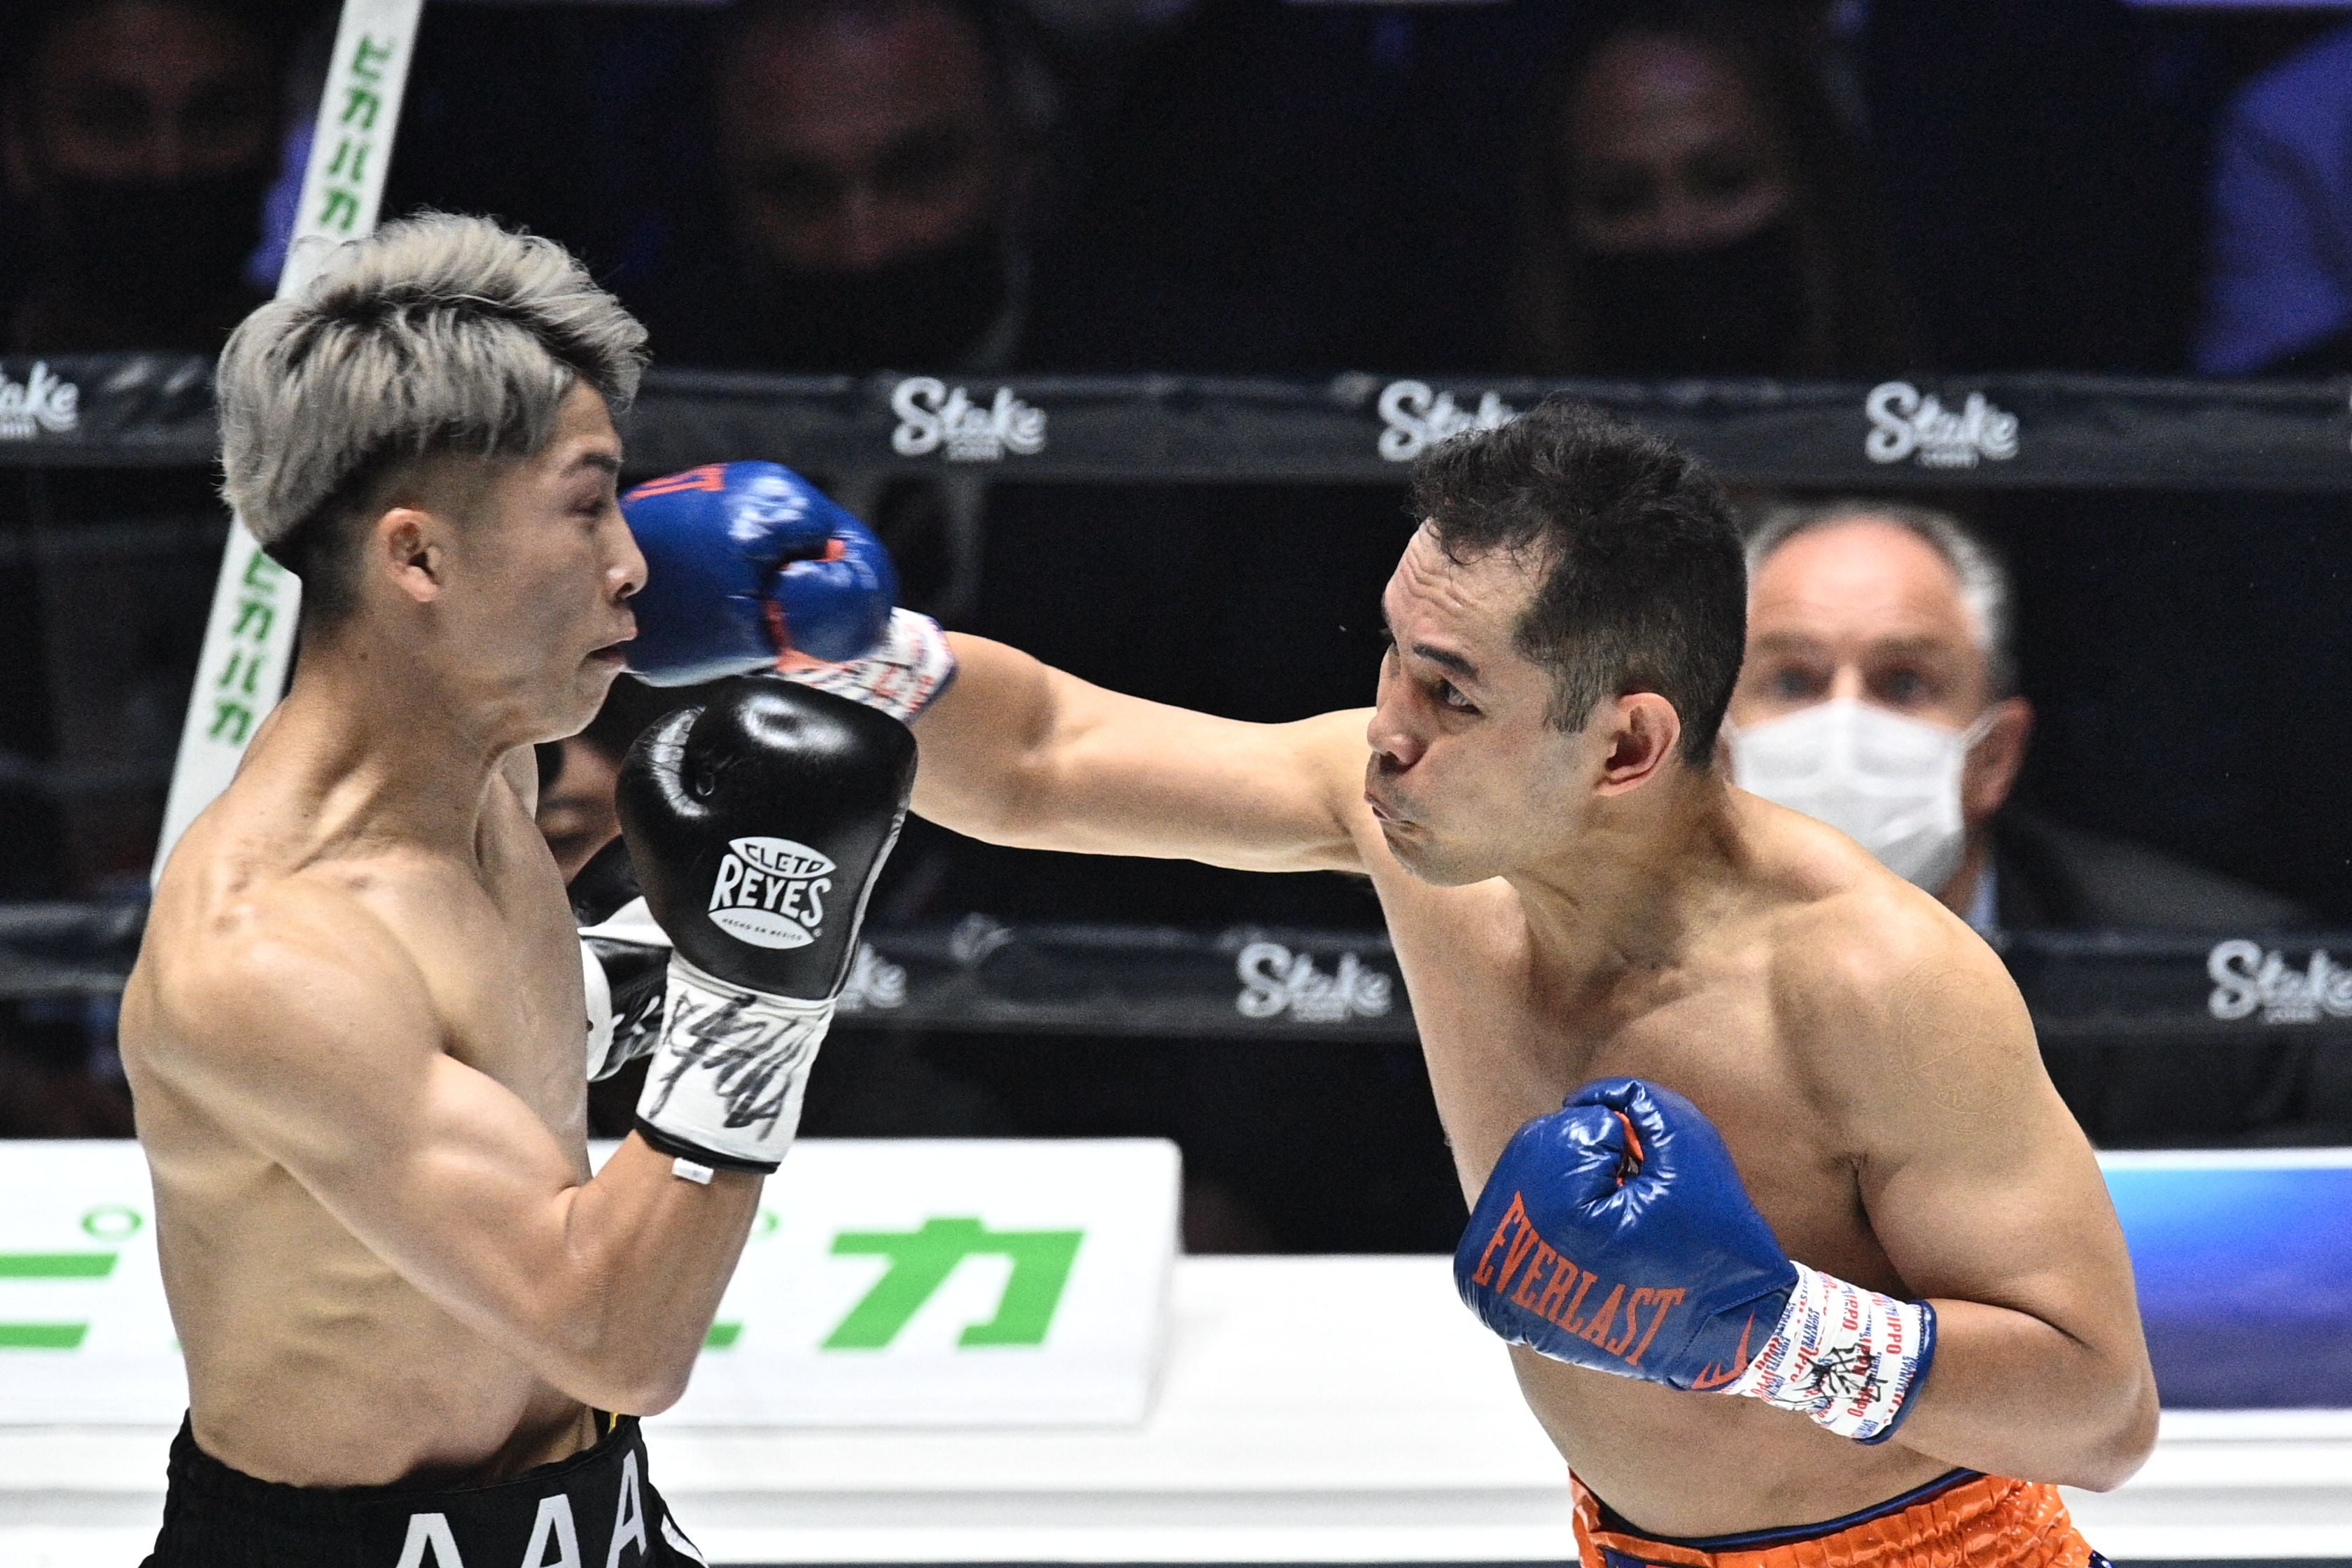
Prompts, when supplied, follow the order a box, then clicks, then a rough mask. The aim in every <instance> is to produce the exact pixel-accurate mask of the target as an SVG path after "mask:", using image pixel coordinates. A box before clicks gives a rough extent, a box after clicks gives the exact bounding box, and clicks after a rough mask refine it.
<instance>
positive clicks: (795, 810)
mask: <svg viewBox="0 0 2352 1568" xmlns="http://www.w3.org/2000/svg"><path fill="white" fill-rule="evenodd" d="M644 344H645V334H644V332H643V331H641V330H640V329H639V328H638V326H637V324H636V322H635V321H633V320H631V319H630V317H629V316H628V314H627V313H626V312H625V310H622V309H621V307H620V305H619V304H618V303H617V302H616V301H614V300H613V298H612V297H611V296H610V295H608V294H606V293H604V291H603V290H602V289H598V288H597V287H596V286H595V284H594V283H593V281H592V280H591V279H589V277H588V275H587V274H586V272H585V271H584V270H583V268H581V267H580V265H579V264H578V263H577V262H576V261H574V260H573V259H572V258H571V257H569V256H567V255H565V254H564V252H563V251H562V249H561V248H559V247H556V246H554V245H552V244H550V243H549V242H547V241H545V240H541V239H532V238H528V237H520V236H517V235H513V234H509V233H506V232H504V231H502V230H500V229H499V228H498V227H497V226H494V225H492V224H489V223H488V222H485V221H482V220H479V219H472V218H460V217H447V216H430V217H425V218H422V219H417V220H414V221H411V222H406V223H398V224H393V225H389V226H386V227H385V228H383V230H382V231H381V232H380V233H379V234H378V235H376V236H375V237H373V238H371V239H368V240H365V241H362V242H360V243H358V244H355V245H352V246H349V247H344V248H343V249H342V250H341V251H340V252H338V253H337V254H336V255H335V256H334V257H332V258H330V259H329V261H328V263H327V265H326V267H325V268H323V270H322V271H321V272H320V275H319V277H318V278H317V279H315V280H314V281H313V283H312V284H311V285H310V287H309V288H308V289H305V290H304V291H303V292H301V293H300V294H299V296H297V297H295V298H292V299H289V300H279V301H278V302H276V303H273V304H269V305H267V306H264V307H262V308H261V309H260V310H257V311H255V312H254V314H253V315H252V316H251V317H250V318H248V319H247V321H246V322H245V323H244V325H243V326H241V327H240V328H239V329H238V330H237V331H236V334H235V336H234V337H233V338H232V339H231V341H230V342H229V345H228V348H227V350H226V353H224V354H223V356H222V361H221V367H220V376H219V388H220V403H221V409H222V437H223V439H222V447H223V452H222V459H223V466H224V468H225V469H226V476H227V479H226V490H227V493H228V496H229V498H230V499H231V500H232V501H233V502H234V503H235V504H236V506H237V508H238V510H240V511H241V512H242V514H243V515H244V517H245V518H246V519H247V521H248V522H249V523H250V525H251V526H252V527H253V529H254V531H255V533H256V534H257V537H258V538H259V540H260V541H261V542H262V543H263V544H264V546H265V547H266V548H267V549H268V550H269V551H270V552H271V553H272V554H273V555H274V556H276V557H277V558H278V559H279V560H280V561H282V562H284V563H286V564H288V565H289V567H291V568H292V569H293V570H295V571H296V572H298V573H299V574H300V575H301V576H302V578H303V579H304V582H305V585H306V587H307V588H308V590H309V592H308V595H307V597H308V600H309V605H310V610H311V619H310V622H309V623H308V624H307V625H306V627H305V633H306V635H305V638H304V642H303V647H302V651H301V659H300V663H299V666H298V668H297V669H296V671H295V675H294V679H293V682H292V685H291V688H290V689H289V692H288V693H287V696H286V700H285V701H284V702H283V703H281V704H280V705H279V706H278V709H277V710H276V711H275V712H274V713H273V714H272V715H271V716H270V718H269V719H268V721H267V722H266V723H265V724H264V725H263V726H262V728H261V729H260V731H259V732H258V733H257V735H256V737H255V739H254V742H253V745H252V748H251V750H250V751H249V752H247V755H246V759H245V764H244V766H243V767H242V768H241V769H240V771H239V772H238V773H237V775H236V779H235V781H234V782H233V783H232V784H230V786H229V787H228V789H227V791H226V793H225V794H223V795H221V796H220V798H219V799H218V800H216V801H215V803H214V804H213V805H211V807H210V808H209V809H207V810H206V811H205V813H204V815H203V816H200V817H198V818H197V819H196V821H195V823H194V826H191V828H190V829H189V830H188V832H187V834H186V835H185V836H184V837H183V838H182V839H181V840H180V842H179V844H178V846H177V847H176V848H175V849H174V850H173V854H172V857H171V859H170V861H169V863H168V864H167V865H166V866H165V868H164V869H163V876H162V878H161V879H160V880H159V881H158V883H157V886H156V890H155V899H154V904H153V908H152V914H151V916H150V919H149V922H148V926H147V934H146V941H145V942H144V945H143V946H142V951H141V953H140V958H139V963H138V966H137V968H136V970H135V971H134V972H133V973H132V975H131V981H130V984H129V987H128V989H127V990H126V992H125V994H124V998H123V1010H122V1036H121V1038H122V1053H123V1058H124V1063H125V1066H126V1068H127V1069H128V1071H129V1073H130V1077H131V1084H132V1087H133V1089H134V1091H135V1094H136V1102H137V1110H138V1124H139V1135H140V1139H141V1142H142V1143H143V1144H144V1145H145V1148H146V1152H147V1155H148V1159H149V1162H150V1164H151V1166H152V1170H153V1173H154V1182H155V1196H156V1236H157V1243H158V1247H159V1249H160V1251H161V1254H162V1261H163V1278H164V1282H165V1289H166V1292H167V1294H168V1296H169V1298H170V1301H171V1307H172V1313H173V1321H174V1323H175V1324H176V1325H177V1327H178V1330H179V1333H180V1338H181V1341H182V1343H183V1345H184V1349H185V1352H186V1357H187V1368H188V1384H189V1418H188V1421H187V1423H186V1425H184V1426H183V1427H182V1428H181V1431H180V1434H179V1436H178V1438H177V1439H176V1441H175V1442H174V1444H173V1449H172V1455H171V1466H170V1488H169V1492H168V1495H167V1498H166V1501H165V1508H164V1519H163V1530H162V1533H161V1535H160V1536H159V1538H158V1540H157V1542H156V1548H155V1553H154V1556H153V1557H152V1559H151V1560H150V1561H151V1563H152V1564H154V1565H156V1568H183V1565H190V1568H197V1565H205V1564H226V1563H237V1564H243V1565H247V1568H311V1565H313V1564H325V1563H361V1562H365V1563H383V1564H385V1565H386V1568H391V1565H393V1564H395V1563H409V1564H421V1563H441V1564H444V1565H446V1568H456V1565H457V1564H458V1563H517V1562H526V1563H547V1562H556V1561H562V1562H569V1563H604V1564H606V1565H607V1568H614V1565H618V1564H630V1565H635V1564H646V1563H664V1564H677V1563H700V1562H701V1561H702V1559H701V1557H700V1556H699V1555H698V1553H697V1552H695V1551H694V1550H693V1548H692V1545H691V1543H690V1542H688V1540H687V1538H686V1537H685V1536H684V1535H683V1534H682V1533H680V1532H679V1531H678V1529H677V1525H676V1524H675V1523H674V1522H673V1521H671V1520H670V1519H669V1517H668V1515H667V1510H666V1509H665V1507H664V1505H663V1503H662V1500H661V1499H660V1497H659V1496H658V1495H657V1494H656V1492H655V1491H654V1489H653V1488H652V1485H651V1478H650V1475H649V1473H648V1471H647V1468H646V1449H645V1443H644V1439H643V1437H642V1436H641V1435H640V1434H639V1432H638V1429H637V1425H636V1420H635V1417H636V1416H638V1415H645V1414H649V1413H652V1412H656V1411H658V1410H661V1409H663V1408H665V1407H667V1405H670V1404H671V1403H673V1402H674V1401H676V1400H677V1397H678V1395H679V1394H680V1393H681V1392H682V1391H683V1389H684V1386H685V1384H686V1380H687V1376H688V1372H689V1370H690V1369H691V1368H692V1366H693V1364H694V1359H695V1356H696V1354H697V1352H698V1351H699V1349H700V1348H701V1345H702V1343H703V1341H704V1338H705V1336H706V1335H707V1333H708V1331H709V1327H710V1321H711V1318H712V1315H713V1313H714V1312H715V1311H716V1310H717V1309H718V1306H719V1298H720V1294H721V1292H722V1291H723V1290H724V1289H725V1288H726V1285H727V1282H728V1279H729V1278H730V1275H731V1274H732V1273H733V1270H734V1267H735V1262H736V1259H737V1258H738V1256H739V1255H740V1250H741V1247H742V1244H743V1241H744V1238H745V1237H746V1235H747V1234H748V1232H749V1229H750V1226H751V1218H752V1215H753V1214H754V1213H755V1212H756V1208H757V1204H758V1195H759V1191H760V1177H761V1174H762V1173H765V1172H768V1171H772V1170H773V1169H775V1167H776V1165H777V1163H778V1162H779V1161H781V1159H782V1156H783V1152H784V1151H785V1149H786V1147H787V1146H788V1145H789V1144H790V1142H791V1141H792V1136H793V1129H794V1126H795V1125H796V1123H797V1121H798V1117H799V1106H800V1095H801V1090H802V1088H803V1085H804V1084H805V1081H806V1077H807V1071H808V1068H809V1064H810V1062H811V1060H812V1059H813V1058H814V1052H815V1049H816V1046H817V1044H818V1042H819V1041H820V1040H821V1039H822V1038H823V1037H824V1030H825V1027H826V1025H827V1023H828V1022H829V1020H830V1017H831V1013H832V1001H831V997H832V995H833V994H835V992H837V990H838V988H839V984H840V981H841V978H842V976H843V974H844V973H845V972H846V969H847V966H848V963H849V960H850V958H851V956H852V955H853V953H854V950H855V942H856V923H857V919H858V916H859V913H860V912H861V910H862V907H863V901H864V900H863V891H864V889H866V887H868V886H870V884H871V879H872V877H873V874H874V872H875V870H876V869H877V868H878V867H879V865H880V861H881V858H882V856H883V855H884V854H886V853H887V848H888V846H889V842H890V839H891V838H892V837H893V836H894V835H895V834H896V832H897V827H898V819H899V816H900V814H901V813H902V812H903V811H904V808H905V800H906V795H907V790H908V787H909V785H910V783H911V777H912V769H913V749H914V743H913V741H912V740H911V738H910V737H908V734H907V732H906V731H905V730H904V729H903V728H902V727H901V726H899V725H898V723H896V722H895V721H892V720H890V719H887V718H886V717H884V716H881V715H879V714H876V713H873V712H871V711H870V710H866V709H863V708H860V707H858V706H856V705H855V704H852V703H849V702H847V701H844V700H836V699H833V698H829V697H824V696H822V695H819V694H814V693H805V692H802V691H800V690H798V689H794V688H790V687H786V686H784V685H783V684H782V682H777V681H767V682H755V681H738V682H734V683H732V684H730V686H729V687H727V688H723V689H719V691H718V693H717V694H715V695H713V696H711V697H710V698H709V700H707V701H706V702H705V703H703V704H702V705H700V706H696V707H688V708H685V709H682V710H679V711H677V712H676V713H674V714H672V715H670V716H669V717H668V718H667V719H665V720H664V721H662V722H661V723H660V725H658V726H657V727H656V732H654V733H651V734H649V735H648V737H647V738H646V740H644V741H642V742H640V743H639V744H638V746H637V747H636V748H635V750H634V751H633V752H632V754H631V756H630V758H629V759H628V761H627V762H626V763H625V764H624V766H623V768H622V770H621V795H622V810H621V816H622V820H623V824H624V826H625V833H626V837H627V845H626V847H625V848H624V847H621V846H615V847H614V850H613V851H611V852H608V866H607V870H608V871H609V870H611V865H610V864H609V857H611V856H617V857H618V858H619V862H620V875H621V876H623V877H625V878H626V877H634V879H635V881H636V882H638V883H642V886H643V889H644V893H643V900H642V901H641V902H637V903H636V904H635V909H636V910H638V911H639V912H638V913H637V915H636V916H635V924H634V927H633V931H634V932H635V938H636V939H637V940H636V942H635V945H636V946H637V947H638V948H639V949H640V950H641V951H650V952H652V953H653V954H654V956H655V964H654V968H653V980H652V986H651V994H652V996H653V998H654V999H656V1000H657V1001H659V1002H661V1004H662V1007H661V1012H660V1015H659V1016H660V1017H661V1019H662V1020H663V1022H661V1023H660V1024H659V1025H658V1026H652V1027H650V1028H646V1029H642V1030H640V1031H638V1033H637V1034H636V1035H635V1036H634V1037H629V1038H628V1039H626V1040H625V1041H624V1042H622V1044H621V1045H616V1030H615V1028H614V1020H613V1017H612V1016H611V1008H612V1004H613V1001H614V996H613V994H612V989H611V988H610V987H609V986H607V985H606V984H605V983H604V976H603V974H602V973H601V971H600V969H599V967H598V963H595V962H591V963H586V964H584V965H583V944H582V942H580V940H579V939H578V938H577V937H576V936H575V932H574V929H573V922H572V918H571V911H570V910H567V908H566V900H565V889H564V886H563V883H562V879H561V877H560V876H559V874H558V873H557V870H556V868H555V864H554V862H553V860H552V859H551V858H550V856H549V853H548V850H547V847H546V846H545V844H544V843H543V842H542V841H541V838H540V836H539V834H538V833H537V831H536V830H535V828H534V826H533V825H532V820H531V812H532V805H533V801H534V797H535V795H536V793H537V782H538V781H537V774H536V770H535V767H534V764H533V760H532V748H533V745H534V744H535V743H536V742H542V741H547V740H551V739H554V738H556V737H559V736H562V735H567V734H570V733H572V731H576V730H578V729H579V728H580V727H581V726H582V725H583V723H585V722H586V721H588V719H589V718H590V717H591V716H592V715H593V713H594V712H595V711H596V710H597V708H598V706H599V705H600V704H601V703H602V702H603V700H604V696H605V693H606V690H607V689H608V688H609V687H610V686H611V684H612V682H613V680H614V677H615V676H616V675H617V674H618V673H619V671H620V669H621V667H622V656H621V653H620V648H621V646H622V645H623V644H624V643H625V641H626V640H627V639H628V638H629V637H631V636H632V635H633V633H634V630H635V626H634V616H633V614H632V606H631V603H630V601H631V600H632V598H633V597H634V596H635V594H636V592H637V590H638V589H639V588H640V587H641V586H642V585H643V584H644V582H645V573H646V567H645V561H644V558H643V556H642V555H641V554H640V553H639V552H638V550H637V547H636V545H635V542H634V541H633V539H632V537H631V535H630V531H629V529H628V527H627V525H626V523H625V521H624V520H623V518H622V514H621V511H620V508H619V505H618V502H617V500H616V497H615V493H614V492H615V480H616V476H617V475H618V473H619V471H620V467H621V444H620V438H619V437H618V436H617V435H616V434H615V432H614V426H613V419H612V414H613V412H614V410H615V409H617V408H620V407H622V406H624V405H625V404H626V403H627V401H628V399H629V397H630V396H631V395H632V394H633V392H634V391H635V385H636V381H637V375H638V372H639V370H640V368H641V366H642V365H643V363H644V359H645V348H644ZM688 781H691V784H689V782H688ZM746 790H751V791H755V792H756V799H755V800H751V801H749V802H748V803H747V800H746V798H745V795H744V792H745V791H746ZM714 835H715V836H716V837H714ZM761 835H774V836H778V837H788V838H790V839H792V840H793V841H794V842H795V843H796V844H799V845H804V846H808V847H810V848H811V850H812V852H813V853H816V854H820V855H823V856H824V857H826V858H829V859H830V860H831V861H832V862H833V863H834V865H835V867H836V868H837V871H836V881H835V884H834V888H835V891H834V894H833V897H832V898H830V899H829V900H826V902H827V906H828V908H829V910H831V913H830V915H829V916H828V917H827V918H826V919H824V920H822V921H819V920H816V919H814V917H813V918H812V920H811V921H810V924H811V927H812V929H811V930H809V931H803V933H802V936H803V941H802V942H801V943H800V944H799V945H798V946H796V947H794V948H793V949H792V950H790V951H776V950H772V949H770V948H765V947H761V946H756V945H753V946H747V945H745V944H743V943H741V942H737V941H736V939H735V938H734V937H732V936H730V935H729V934H728V932H727V931H725V930H722V929H720V928H719V926H718V925H716V924H714V923H713V921H711V919H710V918H709V916H708V915H707V914H706V912H705V911H706V910H707V909H708V907H709V899H708V894H709V885H710V884H709V879H710V878H711V877H712V875H714V872H713V867H714V866H715V865H717V864H718V863H719V860H720V858H721V857H722V856H723V855H724V853H725V851H726V846H727V844H728V843H729V842H730V841H732V842H740V841H742V839H743V838H744V837H746V836H750V837H753V838H754V839H755V840H757V841H762V842H764V841H766V840H765V839H763V838H760V837H759V836H761ZM738 875H739V876H740V870H739V872H738ZM609 880H610V879H609V878H608V881H609ZM689 884H691V885H689ZM628 890H629V891H631V892H634V891H635V887H634V886H632V887H631V888H630V889H628ZM608 901H609V900H608ZM607 912H610V911H609V910H607ZM673 943H674V945H675V948H676V952H675V953H674V954H673V953H672V952H670V948H671V946H672V944H673ZM664 965H666V966H667V986H666V987H665V984H664V982H663V980H662V978H661V976H662V973H663V966H664ZM642 968H643V965H640V969H641V970H642ZM624 1046H625V1051H624V1049H623V1047H624ZM625 1052H651V1053H653V1054H654V1063H653V1068H652V1071H651V1072H650V1073H649V1087H648V1093H647V1098H646V1100H645V1101H644V1102H642V1103H641V1105H640V1115H639V1121H638V1126H637V1130H636V1131H635V1132H634V1133H633V1134H632V1135H631V1136H630V1137H629V1138H628V1139H626V1140H625V1142H623V1143H622V1144H621V1146H620V1148H619V1149H618V1151H617V1152H615V1153H614V1155H613V1157H612V1158H611V1159H610V1160H609V1161H608V1162H607V1163H605V1165H604V1168H603V1169H602V1171H601V1172H598V1173H594V1174H593V1176H592V1174H591V1171H590V1165H589V1160H588V1152H587V1146H586V1141H585V1138H586V1125H585V1122H586V1109H585V1100H586V1086H587V1079H588V1076H589V1073H590V1071H591V1070H592V1069H593V1068H602V1067H604V1066H606V1065H609V1064H610V1063H611V1062H612V1061H613V1060H614V1058H615V1057H616V1056H617V1055H619V1054H625ZM722 1064H725V1065H724V1066H723V1067H722ZM730 1073H731V1074H732V1075H733V1076H731V1077H730V1076H728V1075H729V1074H730ZM747 1081H750V1082H754V1083H756V1086H757V1089H756V1092H751V1093H747V1092H745V1089H744V1085H745V1083H746V1082H747Z"/></svg>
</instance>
